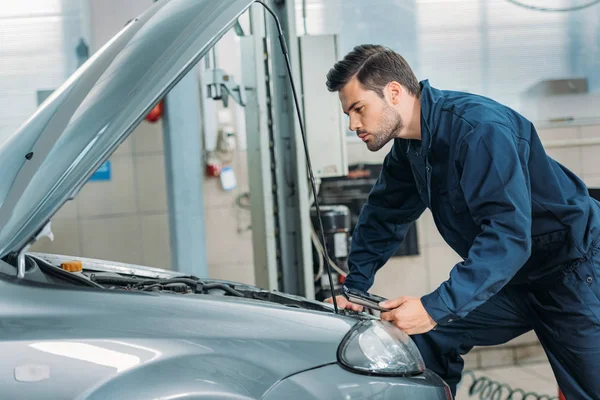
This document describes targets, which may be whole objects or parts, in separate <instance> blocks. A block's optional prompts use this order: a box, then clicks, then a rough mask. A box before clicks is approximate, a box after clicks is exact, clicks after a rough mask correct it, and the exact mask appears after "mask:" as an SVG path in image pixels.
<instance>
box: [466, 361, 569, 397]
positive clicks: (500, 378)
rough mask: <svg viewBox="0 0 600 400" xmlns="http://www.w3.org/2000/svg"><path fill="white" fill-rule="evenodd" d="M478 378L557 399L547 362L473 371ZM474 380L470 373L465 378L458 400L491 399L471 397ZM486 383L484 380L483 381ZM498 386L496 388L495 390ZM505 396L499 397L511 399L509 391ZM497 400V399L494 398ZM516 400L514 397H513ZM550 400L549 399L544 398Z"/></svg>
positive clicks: (554, 380)
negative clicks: (470, 392) (470, 391)
mask: <svg viewBox="0 0 600 400" xmlns="http://www.w3.org/2000/svg"><path fill="white" fill-rule="evenodd" d="M473 372H474V374H475V376H476V378H481V377H487V378H489V379H491V380H493V381H495V382H498V383H499V384H506V385H508V386H510V387H511V388H512V389H523V390H524V391H525V393H528V392H535V393H536V394H538V395H546V396H550V397H549V398H551V399H553V398H557V397H558V390H557V385H556V379H554V374H553V373H552V368H551V367H550V364H549V363H548V362H547V361H546V362H537V363H529V364H523V365H517V366H509V367H498V368H486V369H478V370H474V371H473ZM473 382H474V380H473V377H472V375H469V374H468V373H467V374H465V375H464V376H463V380H462V382H461V385H460V386H459V388H458V393H457V395H456V399H457V400H462V399H467V400H468V399H487V398H491V397H489V394H488V396H487V397H486V395H485V394H484V393H477V394H473V395H469V388H470V387H471V386H472V384H473ZM481 382H482V383H483V382H484V381H483V380H482V381H481ZM495 387H497V386H494V388H495ZM502 393H503V395H502V396H501V397H499V399H501V400H505V399H508V398H509V392H508V389H506V388H504V389H503V392H502ZM524 397H525V396H522V395H518V396H517V397H516V398H517V399H522V398H524ZM493 398H496V397H493ZM513 398H514V397H513ZM526 398H527V399H531V400H535V399H537V397H533V396H528V397H526ZM543 398H544V399H548V397H543Z"/></svg>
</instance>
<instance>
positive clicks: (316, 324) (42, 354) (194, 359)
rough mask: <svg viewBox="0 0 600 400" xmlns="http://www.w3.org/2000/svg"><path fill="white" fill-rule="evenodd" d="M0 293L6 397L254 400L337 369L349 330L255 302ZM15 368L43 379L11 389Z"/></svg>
mask: <svg viewBox="0 0 600 400" xmlns="http://www.w3.org/2000/svg"><path fill="white" fill-rule="evenodd" d="M0 293H2V296H1V297H0V300H1V301H2V303H3V304H2V305H0V352H1V354H2V362H1V363H0V388H1V392H2V393H3V396H7V398H27V399H35V398H44V396H43V394H44V393H46V394H47V393H52V398H53V399H58V398H75V397H77V396H81V397H82V398H88V397H89V398H114V397H103V396H104V395H105V394H107V393H111V391H114V390H118V391H120V392H121V393H127V396H126V397H127V398H132V397H130V396H129V394H132V395H134V394H135V393H136V390H137V392H138V393H146V392H145V391H144V389H143V387H141V386H142V385H141V384H140V383H141V382H146V384H147V383H148V382H154V383H155V384H153V385H150V386H149V388H152V389H153V390H159V388H160V390H162V391H163V392H164V393H162V394H161V396H173V395H176V394H177V395H181V394H185V393H198V392H201V391H202V390H205V389H206V388H207V387H208V388H210V389H211V390H221V391H223V392H227V393H230V394H236V395H239V396H248V398H258V397H260V396H261V395H262V394H263V393H264V392H265V391H266V390H267V389H268V388H269V387H270V386H272V385H273V384H275V383H276V382H277V381H279V380H281V379H283V378H284V377H286V376H289V375H291V374H294V373H297V372H298V371H302V370H306V369H310V368H314V367H317V366H320V365H325V364H329V363H332V362H336V360H337V355H336V351H337V347H338V345H339V343H340V342H341V341H342V339H343V337H344V336H345V335H346V333H347V332H348V331H349V329H350V328H351V327H352V326H353V325H354V324H355V323H356V320H355V319H352V318H349V317H343V316H337V315H334V314H333V313H325V312H316V311H308V310H303V309H296V308H289V307H285V306H282V305H278V304H274V303H269V302H264V301H259V300H251V299H241V298H236V297H227V296H219V295H175V294H155V293H146V292H134V291H125V290H105V289H95V288H89V289H87V288H83V289H78V288H70V287H65V286H58V285H54V284H41V283H35V282H28V281H26V280H20V279H17V278H11V277H5V276H2V277H0ZM27 366H29V367H27ZM19 368H20V369H23V368H25V369H27V368H30V369H31V371H33V372H32V373H31V374H33V375H35V374H36V372H35V371H36V368H37V370H40V371H42V372H43V371H44V370H47V371H48V378H47V379H41V380H39V381H31V382H27V381H22V380H21V381H19V380H17V379H16V374H17V371H18V370H19ZM42 372H39V374H42ZM31 374H30V375H31ZM42 376H43V374H42ZM206 381H211V382H213V383H207V382H206ZM159 383H160V384H159ZM175 383H176V384H175ZM207 385H208V386H207ZM134 387H137V389H136V390H134V389H133V388H134ZM219 388H220V389H219ZM13 395H14V396H13ZM145 398H148V397H145ZM240 398H244V397H240Z"/></svg>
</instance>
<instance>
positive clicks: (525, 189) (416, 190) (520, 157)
mask: <svg viewBox="0 0 600 400" xmlns="http://www.w3.org/2000/svg"><path fill="white" fill-rule="evenodd" d="M327 88H328V90H329V91H331V92H339V98H340V101H341V105H342V108H343V110H344V113H345V114H347V115H348V116H349V124H350V129H351V130H352V131H356V133H357V135H358V136H359V137H360V138H361V139H362V140H363V141H364V142H365V143H366V146H367V147H368V148H369V150H371V151H377V150H379V149H381V148H382V147H383V146H384V145H385V144H387V143H388V142H390V141H392V140H393V146H392V147H391V150H390V152H389V153H388V154H387V156H386V157H385V160H384V162H383V167H382V170H381V173H380V176H379V178H378V180H377V182H376V183H375V185H374V187H373V189H372V191H371V193H370V194H369V198H368V200H367V202H366V204H365V205H364V206H363V208H362V210H361V212H360V217H359V220H358V223H357V225H356V227H355V230H354V234H353V238H352V248H351V252H350V256H349V269H350V273H349V275H348V276H347V278H346V281H345V285H346V286H347V287H349V288H353V289H358V290H363V291H367V290H368V289H369V288H370V287H371V285H372V284H373V279H374V276H375V273H376V272H377V270H378V269H379V268H381V267H382V266H383V265H384V264H385V263H386V261H387V260H388V259H389V257H390V256H391V255H392V254H394V253H395V252H396V250H397V249H398V247H399V246H400V244H401V242H402V240H403V239H404V236H405V235H406V232H407V230H408V227H409V224H411V223H412V222H413V221H415V220H416V219H417V218H418V217H419V216H420V215H421V214H422V213H423V211H424V210H425V208H429V209H430V210H431V212H432V214H433V218H434V220H435V224H436V226H437V227H438V230H439V231H440V233H441V235H442V236H443V238H444V240H445V241H446V242H447V243H448V244H449V245H450V247H452V249H454V250H455V251H456V252H457V253H458V254H459V255H460V256H461V257H462V258H463V261H461V262H459V263H458V264H456V265H455V266H454V267H453V268H452V270H451V272H450V277H449V279H448V280H447V281H445V282H443V283H442V284H441V285H440V286H439V287H438V288H437V289H436V290H435V291H433V292H432V293H430V294H427V295H425V296H423V297H421V298H417V297H408V296H402V297H398V298H396V299H391V300H388V301H387V302H384V303H382V305H383V306H384V307H386V308H391V309H392V310H391V311H390V312H385V313H382V315H381V318H382V319H384V320H387V321H391V322H393V323H394V324H395V325H396V326H398V327H399V328H400V329H402V330H403V331H405V332H406V333H408V334H409V335H411V336H412V338H413V340H414V341H415V343H416V344H417V346H418V347H419V349H420V351H421V354H422V355H423V358H424V360H425V364H426V365H427V367H428V368H429V369H431V370H433V371H434V372H436V373H437V374H438V375H440V376H441V377H442V378H443V379H444V380H445V381H446V382H447V383H448V384H449V385H450V387H451V389H452V393H453V394H456V385H457V383H458V382H459V381H460V379H461V373H462V369H463V359H462V357H461V355H464V354H466V353H468V352H469V351H470V350H471V349H472V348H473V346H490V345H497V344H501V343H505V342H507V341H509V340H511V339H513V338H515V337H517V336H519V335H521V334H523V333H525V332H528V331H530V330H531V329H533V330H534V331H535V332H536V334H537V336H538V338H539V339H540V342H541V344H542V346H543V347H544V350H545V351H546V354H547V355H548V358H549V360H550V363H551V364H552V368H553V371H554V373H555V375H556V378H557V380H558V384H559V387H560V388H561V389H562V391H563V393H564V394H565V396H566V398H567V399H600V379H598V371H600V283H599V279H600V253H599V249H600V203H598V202H597V201H596V200H594V199H593V198H591V197H590V196H589V194H588V191H587V188H586V186H585V184H584V183H583V182H582V181H581V180H580V179H579V178H578V177H577V176H576V175H575V174H573V173H572V172H571V171H569V170H568V169H567V168H565V167H564V166H562V165H560V164H559V163H557V162H556V161H554V160H553V159H551V158H550V157H549V156H548V155H547V154H546V153H545V151H544V148H543V147H542V143H541V142H540V138H539V137H538V134H537V132H536V130H535V128H534V126H533V125H532V123H531V122H530V121H528V120H527V119H526V118H524V117H523V116H521V115H520V114H518V113H517V112H515V111H514V110H512V109H510V108H508V107H506V106H504V105H502V104H499V103H497V102H495V101H493V100H491V99H488V98H485V97H481V96H477V95H474V94H468V93H461V92H454V91H445V90H439V89H436V88H434V87H432V86H430V84H429V82H428V81H427V80H425V81H422V82H419V81H417V78H416V77H415V75H414V73H413V71H412V70H411V68H410V66H409V65H408V63H407V62H406V61H405V59H404V58H403V57H402V56H401V55H399V54H397V53H396V52H394V51H392V50H390V49H388V48H385V47H382V46H377V45H362V46H357V47H355V48H354V50H353V51H351V52H350V53H349V54H347V55H346V56H345V58H344V59H343V60H341V61H339V62H337V63H336V64H335V65H334V67H333V68H332V69H331V70H330V71H329V73H328V74H327ZM399 294H400V293H399ZM326 301H329V302H331V301H332V300H331V298H330V299H327V300H326ZM337 302H338V305H339V306H340V308H346V309H348V308H350V309H354V310H357V311H360V310H361V309H362V307H361V306H359V305H356V304H351V303H349V302H348V301H347V300H346V299H345V298H344V297H342V296H338V297H337Z"/></svg>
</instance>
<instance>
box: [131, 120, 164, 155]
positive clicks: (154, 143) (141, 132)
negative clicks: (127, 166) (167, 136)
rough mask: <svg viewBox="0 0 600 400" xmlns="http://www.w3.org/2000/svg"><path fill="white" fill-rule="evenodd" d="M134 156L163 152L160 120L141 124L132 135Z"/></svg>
mask: <svg viewBox="0 0 600 400" xmlns="http://www.w3.org/2000/svg"><path fill="white" fill-rule="evenodd" d="M132 142H133V144H132V147H133V153H134V155H140V154H148V153H162V152H163V123H162V119H161V120H159V121H157V122H155V123H151V122H146V121H142V123H141V124H140V125H139V126H138V127H137V129H136V133H135V135H132Z"/></svg>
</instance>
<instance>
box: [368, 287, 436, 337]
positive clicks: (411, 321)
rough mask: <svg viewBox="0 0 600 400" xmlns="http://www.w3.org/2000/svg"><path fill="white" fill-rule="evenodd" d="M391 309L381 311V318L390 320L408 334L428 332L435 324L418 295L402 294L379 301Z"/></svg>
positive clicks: (381, 304)
mask: <svg viewBox="0 0 600 400" xmlns="http://www.w3.org/2000/svg"><path fill="white" fill-rule="evenodd" d="M379 305H380V306H382V307H385V308H393V310H391V311H388V312H382V313H381V319H382V320H384V321H390V322H392V323H393V324H394V325H396V326H397V327H398V328H400V329H402V330H403V331H404V332H406V333H407V334H408V335H417V334H419V333H425V332H429V331H430V330H432V329H433V328H435V326H436V325H437V324H436V322H435V321H434V320H433V318H431V316H430V315H429V313H427V310H425V307H423V303H421V299H420V298H418V297H409V296H402V297H398V298H396V299H392V300H387V301H384V302H381V303H379Z"/></svg>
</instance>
